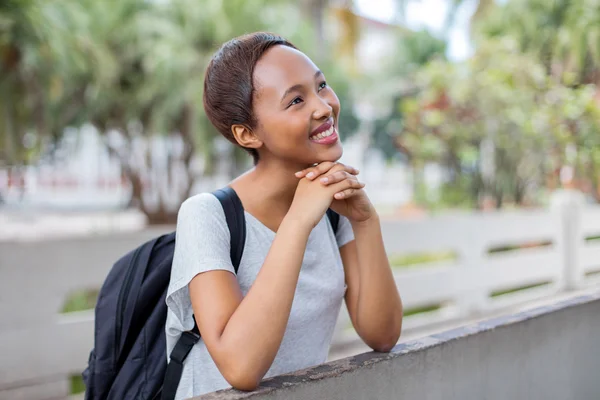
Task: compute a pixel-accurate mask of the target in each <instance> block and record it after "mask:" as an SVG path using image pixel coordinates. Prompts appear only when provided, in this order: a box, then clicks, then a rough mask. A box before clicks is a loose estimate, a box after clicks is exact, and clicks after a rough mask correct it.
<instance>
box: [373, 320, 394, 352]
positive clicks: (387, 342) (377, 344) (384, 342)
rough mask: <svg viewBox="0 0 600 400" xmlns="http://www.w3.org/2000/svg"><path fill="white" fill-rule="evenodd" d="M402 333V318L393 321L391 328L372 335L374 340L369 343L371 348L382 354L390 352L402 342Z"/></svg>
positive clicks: (388, 327)
mask: <svg viewBox="0 0 600 400" xmlns="http://www.w3.org/2000/svg"><path fill="white" fill-rule="evenodd" d="M401 332H402V317H401V316H400V318H398V319H397V320H395V321H392V322H391V323H390V324H389V326H387V327H385V328H384V329H381V330H379V332H378V333H377V334H374V335H372V339H371V340H370V341H369V343H367V344H368V345H369V347H370V348H372V349H373V350H374V351H377V352H380V353H388V352H390V351H391V350H392V349H393V348H394V346H396V344H397V343H398V340H400V334H401Z"/></svg>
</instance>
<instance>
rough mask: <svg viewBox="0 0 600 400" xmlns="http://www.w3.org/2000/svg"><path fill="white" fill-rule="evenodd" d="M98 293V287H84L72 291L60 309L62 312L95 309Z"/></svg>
mask: <svg viewBox="0 0 600 400" xmlns="http://www.w3.org/2000/svg"><path fill="white" fill-rule="evenodd" d="M98 293H99V290H98V289H82V290H77V291H75V292H73V293H71V294H70V295H69V297H67V300H66V301H65V304H64V306H63V308H62V310H61V311H60V312H61V314H67V313H71V312H77V311H85V310H91V309H93V308H94V307H95V306H96V301H97V300H98Z"/></svg>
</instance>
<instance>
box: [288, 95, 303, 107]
mask: <svg viewBox="0 0 600 400" xmlns="http://www.w3.org/2000/svg"><path fill="white" fill-rule="evenodd" d="M301 102H302V99H301V98H300V97H296V98H295V99H294V100H292V102H291V103H290V106H293V105H295V104H300V103H301Z"/></svg>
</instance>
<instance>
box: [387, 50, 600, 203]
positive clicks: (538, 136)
mask: <svg viewBox="0 0 600 400" xmlns="http://www.w3.org/2000/svg"><path fill="white" fill-rule="evenodd" d="M416 82H417V84H418V85H419V87H420V88H421V90H420V91H419V92H418V94H417V95H415V96H413V97H411V98H407V99H405V100H404V101H403V102H402V104H401V108H402V114H403V115H404V121H403V122H404V123H403V126H402V129H401V131H399V132H398V134H399V135H398V138H397V143H398V146H399V147H400V148H401V149H403V151H404V152H405V153H406V154H407V156H408V157H409V159H410V163H411V165H412V166H413V167H414V168H415V170H416V171H420V170H422V168H423V167H424V166H425V165H426V164H427V163H436V164H439V165H442V166H443V167H444V169H445V171H446V177H445V178H446V180H445V182H444V184H443V186H442V188H441V197H442V200H443V201H446V202H447V204H448V205H451V206H464V207H483V206H485V201H487V200H490V199H492V200H493V205H495V206H496V207H501V206H502V205H503V204H505V203H507V202H508V203H513V204H516V205H524V204H533V203H536V202H537V200H538V199H536V198H535V196H536V194H538V193H539V192H540V190H543V189H544V188H547V187H556V186H557V185H558V184H559V181H558V179H559V171H560V169H561V167H563V166H565V165H571V166H572V167H573V168H574V169H575V171H576V176H577V178H578V179H580V180H581V182H584V183H585V184H586V185H587V186H588V187H589V188H591V192H593V194H594V195H595V196H596V197H598V183H599V177H600V175H598V170H599V168H600V135H598V129H599V128H600V126H599V124H600V111H599V108H598V103H597V100H596V98H595V95H596V93H597V92H596V88H595V86H593V85H580V86H578V87H576V88H572V87H568V86H565V85H563V84H561V83H560V82H557V81H556V80H555V79H553V77H552V76H551V75H548V74H547V73H546V70H545V68H544V66H543V65H542V64H540V63H539V62H538V61H537V60H536V59H534V58H532V57H530V56H529V55H528V54H525V53H522V52H521V51H520V49H519V48H518V46H517V45H516V44H515V42H514V41H512V40H509V39H507V38H503V40H500V41H487V42H482V43H480V45H479V47H478V49H477V52H476V54H475V55H474V56H473V57H472V58H471V59H470V60H468V62H465V63H459V64H450V63H447V62H443V61H434V62H432V63H430V64H428V65H427V66H426V67H425V68H423V69H422V70H421V71H419V73H418V74H417V75H416ZM460 193H462V195H460ZM425 197H426V196H425Z"/></svg>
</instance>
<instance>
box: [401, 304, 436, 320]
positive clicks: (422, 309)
mask: <svg viewBox="0 0 600 400" xmlns="http://www.w3.org/2000/svg"><path fill="white" fill-rule="evenodd" d="M441 308H442V305H441V304H432V305H429V306H421V307H413V308H407V309H406V310H404V313H403V315H404V316H405V317H410V316H411V315H417V314H424V313H429V312H432V311H437V310H439V309H441Z"/></svg>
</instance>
